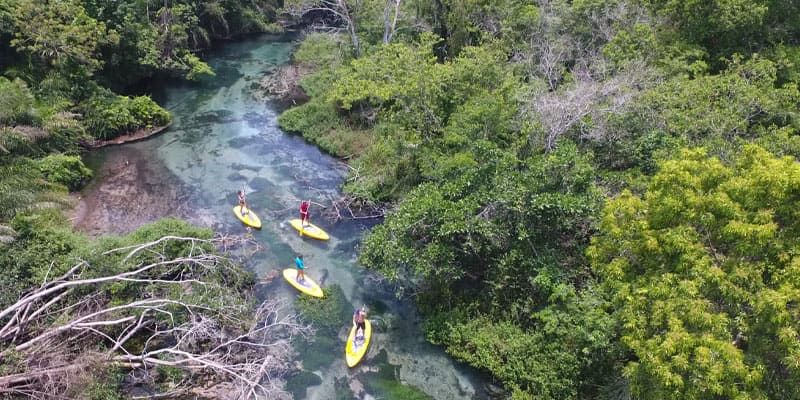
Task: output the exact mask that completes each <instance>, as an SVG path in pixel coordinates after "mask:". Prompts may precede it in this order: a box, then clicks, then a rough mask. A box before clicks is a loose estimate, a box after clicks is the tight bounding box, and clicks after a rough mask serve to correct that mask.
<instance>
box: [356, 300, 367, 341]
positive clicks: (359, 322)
mask: <svg viewBox="0 0 800 400" xmlns="http://www.w3.org/2000/svg"><path fill="white" fill-rule="evenodd" d="M366 320H367V308H366V306H361V308H360V309H358V310H356V312H354V313H353V324H355V326H356V337H355V338H356V339H357V340H363V339H364V330H365V329H367V325H366V322H365V321H366ZM359 332H361V333H359Z"/></svg>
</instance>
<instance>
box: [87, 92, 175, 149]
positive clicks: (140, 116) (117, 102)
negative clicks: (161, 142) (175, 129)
mask: <svg viewBox="0 0 800 400" xmlns="http://www.w3.org/2000/svg"><path fill="white" fill-rule="evenodd" d="M83 108H84V120H85V123H86V127H87V129H88V131H89V133H90V134H91V135H92V136H94V137H95V138H98V139H111V138H114V137H116V136H119V135H122V134H125V133H128V132H131V131H134V130H137V129H142V128H153V127H156V126H161V125H165V124H167V123H169V121H170V115H169V112H168V111H167V110H165V109H163V108H161V106H159V105H158V104H156V103H155V102H154V101H153V100H152V99H150V98H149V97H147V96H138V97H127V96H115V95H112V94H110V93H108V92H106V93H101V94H99V95H96V96H95V97H93V98H92V99H90V100H89V101H87V102H86V103H85V104H83Z"/></svg>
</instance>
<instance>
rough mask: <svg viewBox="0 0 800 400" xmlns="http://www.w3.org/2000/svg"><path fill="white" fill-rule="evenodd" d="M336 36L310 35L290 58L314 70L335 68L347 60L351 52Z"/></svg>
mask: <svg viewBox="0 0 800 400" xmlns="http://www.w3.org/2000/svg"><path fill="white" fill-rule="evenodd" d="M346 46H347V45H346V44H345V43H344V42H342V41H341V40H340V38H339V37H337V36H332V35H326V34H322V33H310V34H308V36H306V37H305V38H304V39H303V41H302V42H300V45H299V46H298V47H297V50H295V52H294V54H293V56H292V58H293V60H294V61H295V62H296V63H300V64H305V65H309V66H312V67H314V68H317V69H320V68H335V67H338V66H339V65H340V64H341V63H342V62H343V61H344V60H347V59H348V58H349V57H348V55H349V54H352V50H351V49H348V48H346Z"/></svg>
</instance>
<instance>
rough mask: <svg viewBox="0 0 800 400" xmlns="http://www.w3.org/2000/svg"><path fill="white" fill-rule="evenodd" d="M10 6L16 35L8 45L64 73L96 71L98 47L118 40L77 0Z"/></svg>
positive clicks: (21, 0) (23, 1) (21, 1)
mask: <svg viewBox="0 0 800 400" xmlns="http://www.w3.org/2000/svg"><path fill="white" fill-rule="evenodd" d="M12 5H13V7H14V11H13V17H14V26H15V35H14V36H15V37H14V39H13V40H11V45H12V46H14V47H15V48H17V49H18V50H20V51H22V52H25V53H27V54H29V55H31V56H33V57H38V58H40V59H41V60H42V61H43V62H44V63H45V64H46V65H48V66H52V67H54V68H56V69H59V70H62V71H64V72H67V73H71V74H79V75H82V76H85V75H89V74H91V73H92V72H94V71H96V70H97V69H99V68H100V67H102V65H103V60H102V59H101V57H100V54H99V53H100V48H101V46H104V45H113V44H115V43H116V41H118V40H119V37H118V36H117V35H116V33H115V32H114V31H109V30H107V29H106V25H105V24H104V23H103V22H100V21H97V20H95V19H94V18H92V17H90V16H89V15H88V14H87V13H86V10H85V9H84V8H83V6H82V5H81V4H80V2H79V1H77V0H67V1H59V2H55V3H51V2H46V1H41V0H18V1H15V2H13V3H12Z"/></svg>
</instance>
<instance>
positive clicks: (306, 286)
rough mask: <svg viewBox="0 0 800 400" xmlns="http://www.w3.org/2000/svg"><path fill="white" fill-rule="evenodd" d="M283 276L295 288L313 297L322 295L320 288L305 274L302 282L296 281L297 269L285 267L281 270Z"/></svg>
mask: <svg viewBox="0 0 800 400" xmlns="http://www.w3.org/2000/svg"><path fill="white" fill-rule="evenodd" d="M283 278H284V279H286V281H287V282H289V284H290V285H292V286H294V287H295V289H297V290H299V291H301V292H303V293H305V294H307V295H309V296H313V297H322V296H323V294H322V288H321V287H319V285H317V283H316V282H314V281H313V280H312V279H311V278H309V277H308V275H306V276H305V277H304V278H303V281H302V282H298V281H297V270H296V269H294V268H286V269H285V270H283Z"/></svg>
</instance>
